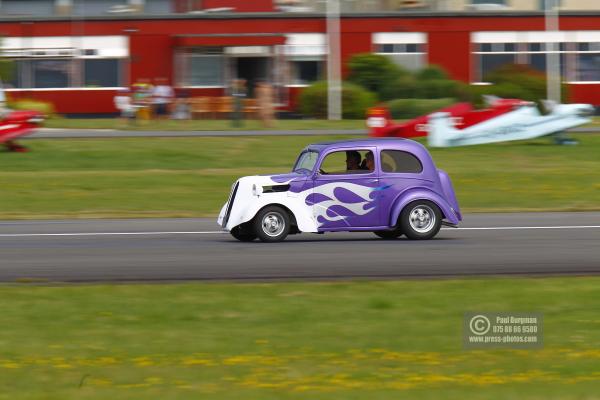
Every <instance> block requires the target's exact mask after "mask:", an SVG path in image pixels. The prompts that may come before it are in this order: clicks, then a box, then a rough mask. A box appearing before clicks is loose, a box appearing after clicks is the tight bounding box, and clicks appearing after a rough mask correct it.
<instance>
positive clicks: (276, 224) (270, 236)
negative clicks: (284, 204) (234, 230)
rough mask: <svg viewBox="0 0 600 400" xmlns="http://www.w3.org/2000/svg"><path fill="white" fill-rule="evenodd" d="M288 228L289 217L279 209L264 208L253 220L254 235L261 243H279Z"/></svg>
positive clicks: (274, 207) (287, 231)
mask: <svg viewBox="0 0 600 400" xmlns="http://www.w3.org/2000/svg"><path fill="white" fill-rule="evenodd" d="M290 228H291V225H290V216H289V215H288V213H287V211H285V210H284V209H283V208H281V207H277V206H268V207H265V208H263V209H262V210H260V211H259V212H258V214H257V215H256V218H254V233H255V234H256V236H258V238H259V239H260V240H261V241H263V242H281V241H282V240H284V239H285V238H286V236H287V235H288V233H290Z"/></svg>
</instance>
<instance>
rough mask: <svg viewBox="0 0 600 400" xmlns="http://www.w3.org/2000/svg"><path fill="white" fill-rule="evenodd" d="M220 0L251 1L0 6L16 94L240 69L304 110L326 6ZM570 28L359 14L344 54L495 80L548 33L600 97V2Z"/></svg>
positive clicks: (500, 19)
mask: <svg viewBox="0 0 600 400" xmlns="http://www.w3.org/2000/svg"><path fill="white" fill-rule="evenodd" d="M209 2H210V6H211V8H213V7H216V8H218V7H228V6H231V4H232V3H233V4H237V3H239V4H242V3H243V4H245V5H246V6H244V7H247V8H248V9H246V8H244V9H243V10H242V9H235V10H233V11H227V8H226V9H225V12H221V13H198V14H196V13H193V12H192V13H186V14H177V13H171V14H162V15H150V14H147V15H144V14H136V15H133V14H132V15H107V16H96V17H89V16H86V17H85V18H83V17H74V16H72V15H70V16H66V17H61V16H48V17H44V16H38V17H28V18H26V19H24V18H22V17H21V18H17V19H16V18H14V17H2V16H0V35H2V36H3V39H2V52H3V55H4V56H6V57H10V58H12V59H14V60H15V64H16V73H15V77H14V79H13V81H12V82H11V84H12V89H10V90H9V92H10V96H12V97H13V98H34V99H40V100H48V101H51V102H53V103H54V104H55V107H56V109H57V111H58V112H59V113H65V114H78V113H88V114H89V113H94V114H95V113H112V112H115V111H116V110H115V109H114V106H113V96H114V94H115V92H116V91H117V90H118V89H119V88H121V87H127V86H129V85H131V84H132V83H134V82H136V81H138V80H140V79H154V78H160V77H166V78H168V79H169V80H170V81H171V82H172V83H173V85H174V86H175V87H176V88H178V89H187V90H188V91H189V92H190V93H192V95H211V96H212V95H221V94H224V93H227V91H228V90H229V88H228V87H229V84H230V82H231V81H232V79H234V78H238V77H241V78H245V79H246V80H247V81H248V82H249V83H250V86H252V85H253V84H254V83H255V82H257V81H258V80H268V81H270V82H272V83H273V85H274V86H275V87H276V88H277V94H278V101H279V103H280V106H281V108H284V109H294V107H295V99H296V96H297V93H298V92H299V91H300V90H301V89H302V87H304V86H306V85H307V84H309V83H310V82H311V81H314V80H316V79H320V78H323V77H324V75H325V69H326V68H325V63H326V55H327V52H328V50H327V40H326V36H325V32H326V21H325V17H324V15H323V14H322V13H290V12H273V7H272V2H271V1H252V2H250V1H245V2H243V1H241V0H238V1H235V0H229V1H225V0H210V1H209V0H206V1H205V2H204V6H205V7H206V3H209ZM185 4H187V5H189V2H185ZM183 5H184V3H183V2H182V3H181V4H179V5H178V3H177V2H175V7H183ZM249 5H250V6H249ZM236 11H249V12H236ZM257 11H268V12H257ZM560 28H561V31H560V32H545V31H544V18H543V14H542V13H541V12H511V11H501V12H481V11H478V12H472V11H471V12H452V13H444V12H396V13H389V12H388V13H380V14H347V15H344V16H343V17H342V20H341V54H342V63H345V61H347V60H348V59H349V58H350V57H351V56H352V55H354V54H357V53H364V52H376V53H381V54H385V55H387V56H389V57H391V58H392V59H393V60H394V61H396V62H397V63H399V64H402V65H404V66H407V67H408V68H419V67H421V66H424V65H427V64H438V65H441V66H443V67H444V68H445V69H446V70H447V71H448V72H449V73H450V74H451V75H452V76H453V77H454V78H456V79H460V80H462V81H465V82H470V83H474V84H485V82H482V76H484V75H485V72H486V71H489V70H491V69H493V68H495V67H497V66H499V65H501V64H504V63H509V62H518V63H524V64H530V65H531V66H533V67H534V68H537V69H539V70H542V71H544V70H545V68H546V66H545V59H546V57H545V56H546V50H545V44H546V43H548V42H560V54H561V60H562V72H563V77H564V79H565V81H566V82H568V84H569V86H570V93H571V100H572V101H574V102H588V103H593V104H597V105H598V104H600V12H564V13H562V14H561V19H560Z"/></svg>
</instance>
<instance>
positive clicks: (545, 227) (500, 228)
mask: <svg viewBox="0 0 600 400" xmlns="http://www.w3.org/2000/svg"><path fill="white" fill-rule="evenodd" d="M598 228H600V225H576V226H568V225H567V226H493V227H480V228H444V229H445V230H459V231H502V230H509V231H510V230H519V229H598Z"/></svg>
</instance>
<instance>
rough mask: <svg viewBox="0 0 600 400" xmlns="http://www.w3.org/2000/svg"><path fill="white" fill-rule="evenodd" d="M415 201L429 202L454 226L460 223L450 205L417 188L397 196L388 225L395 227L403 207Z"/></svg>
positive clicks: (440, 197) (435, 195) (432, 192)
mask: <svg viewBox="0 0 600 400" xmlns="http://www.w3.org/2000/svg"><path fill="white" fill-rule="evenodd" d="M415 200H429V201H431V202H433V203H435V204H436V205H437V206H438V207H439V208H440V210H441V211H442V214H444V218H445V219H446V220H448V221H449V222H450V223H452V224H454V225H456V224H458V223H459V222H460V220H459V219H458V217H457V216H456V214H455V212H454V210H453V209H452V207H451V206H450V204H448V202H447V201H446V200H445V199H444V198H443V197H442V196H440V195H439V194H437V193H436V192H434V191H432V190H430V189H427V188H424V187H418V188H412V189H409V190H407V191H405V192H402V193H401V194H400V195H399V196H398V198H397V199H396V201H395V202H394V206H393V207H392V210H391V213H390V220H389V225H390V226H395V225H396V223H397V222H398V218H399V217H400V214H401V213H402V210H403V209H404V207H406V205H408V204H409V203H411V202H413V201H415Z"/></svg>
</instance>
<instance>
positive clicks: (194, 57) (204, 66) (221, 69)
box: [177, 47, 226, 87]
mask: <svg viewBox="0 0 600 400" xmlns="http://www.w3.org/2000/svg"><path fill="white" fill-rule="evenodd" d="M178 57H179V66H178V68H177V69H178V73H179V77H178V82H179V85H181V86H205V87H206V86H209V87H215V86H216V87H222V86H224V85H225V69H226V64H225V55H224V54H223V48H221V47H198V48H195V49H193V50H189V51H183V52H181V53H180V54H179V56H178Z"/></svg>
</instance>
